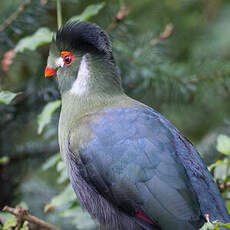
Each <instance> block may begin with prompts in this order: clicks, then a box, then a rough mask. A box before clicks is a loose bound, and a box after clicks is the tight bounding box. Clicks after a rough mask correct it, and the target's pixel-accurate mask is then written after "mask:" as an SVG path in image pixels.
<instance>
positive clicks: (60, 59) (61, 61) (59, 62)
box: [56, 57, 64, 68]
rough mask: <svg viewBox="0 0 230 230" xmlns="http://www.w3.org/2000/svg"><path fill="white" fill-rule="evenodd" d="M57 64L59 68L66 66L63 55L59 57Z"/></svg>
mask: <svg viewBox="0 0 230 230" xmlns="http://www.w3.org/2000/svg"><path fill="white" fill-rule="evenodd" d="M56 66H57V68H59V67H63V66H64V61H63V59H62V57H59V58H57V59H56Z"/></svg>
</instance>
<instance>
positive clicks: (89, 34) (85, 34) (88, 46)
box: [56, 21, 112, 54]
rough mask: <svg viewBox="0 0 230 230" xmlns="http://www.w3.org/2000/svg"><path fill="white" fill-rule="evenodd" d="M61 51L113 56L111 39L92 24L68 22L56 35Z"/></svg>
mask: <svg viewBox="0 0 230 230" xmlns="http://www.w3.org/2000/svg"><path fill="white" fill-rule="evenodd" d="M56 44H57V47H58V48H59V50H61V51H63V50H71V49H75V50H80V51H82V52H89V53H98V54H111V53H112V50H111V47H110V41H109V37H108V36H107V35H106V33H105V32H104V31H103V30H102V29H101V28H100V27H99V26H97V25H96V24H94V23H90V22H79V21H74V22H68V23H66V24H65V25H64V26H63V27H62V28H61V29H60V30H59V31H58V32H57V34H56Z"/></svg>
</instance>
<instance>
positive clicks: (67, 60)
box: [61, 51, 75, 65]
mask: <svg viewBox="0 0 230 230" xmlns="http://www.w3.org/2000/svg"><path fill="white" fill-rule="evenodd" d="M61 56H62V59H63V61H64V63H65V65H70V64H71V63H72V62H73V60H74V58H75V56H73V55H72V54H71V53H70V52H68V51H63V52H61Z"/></svg>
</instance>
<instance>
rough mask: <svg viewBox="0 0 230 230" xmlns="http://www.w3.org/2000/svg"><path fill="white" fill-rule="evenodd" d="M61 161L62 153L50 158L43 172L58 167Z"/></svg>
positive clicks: (43, 166)
mask: <svg viewBox="0 0 230 230" xmlns="http://www.w3.org/2000/svg"><path fill="white" fill-rule="evenodd" d="M59 160H61V155H60V153H57V154H55V155H53V156H51V157H50V158H48V160H47V161H46V162H45V163H44V164H43V165H42V170H47V169H49V168H51V167H53V166H55V165H56V163H57V162H58V161H59Z"/></svg>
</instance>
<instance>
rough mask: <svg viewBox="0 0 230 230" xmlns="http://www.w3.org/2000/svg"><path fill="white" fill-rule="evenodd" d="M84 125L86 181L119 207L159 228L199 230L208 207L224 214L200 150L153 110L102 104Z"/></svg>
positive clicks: (82, 157) (82, 151) (81, 152)
mask: <svg viewBox="0 0 230 230" xmlns="http://www.w3.org/2000/svg"><path fill="white" fill-rule="evenodd" d="M87 126H88V128H89V129H90V130H91V133H92V135H91V137H90V139H89V140H87V141H85V143H82V144H81V146H80V147H79V148H78V155H79V158H80V162H81V164H82V168H83V169H84V177H85V180H86V181H88V183H89V184H90V185H91V186H92V187H93V188H94V189H95V190H96V191H98V193H100V194H101V195H102V196H103V197H105V198H106V199H107V200H108V201H110V202H111V203H112V204H113V205H114V206H115V207H117V208H118V209H120V210H122V211H123V212H125V213H127V214H128V215H130V216H134V217H135V216H136V214H137V213H138V212H139V211H140V210H141V211H143V212H144V213H145V214H146V215H147V217H148V218H150V219H151V220H153V221H154V222H156V223H158V224H159V225H160V226H161V227H162V228H163V229H169V227H170V226H174V229H178V230H179V229H184V228H186V229H198V228H199V227H200V226H201V225H202V224H203V223H204V219H203V218H202V215H203V214H204V213H206V211H207V213H208V214H209V215H210V214H212V212H213V211H211V209H209V207H212V208H213V209H214V210H216V208H219V209H220V210H219V211H221V213H222V214H221V215H222V220H226V218H228V215H227V214H226V210H225V207H224V204H223V202H222V199H221V197H220V194H219V193H218V189H217V188H216V185H215V183H214V182H213V180H212V178H211V175H210V174H209V172H208V171H207V168H206V167H205V165H204V164H203V162H202V160H201V158H200V157H199V154H198V153H197V152H196V151H195V150H194V148H193V146H192V145H191V144H190V143H189V142H188V141H187V140H186V139H185V138H184V137H183V136H182V135H180V134H179V132H178V131H177V130H176V129H175V128H174V127H173V126H172V125H171V124H170V123H169V122H168V121H167V120H166V119H165V118H164V117H163V116H161V115H160V114H158V113H156V112H155V111H154V110H152V109H148V108H131V107H130V108H109V109H104V110H103V111H102V112H101V113H100V114H98V115H97V118H96V119H90V120H89V123H88V124H87ZM70 146H71V143H70ZM71 148H72V149H73V151H74V146H72V147H71ZM207 177H208V178H207ZM194 184H196V185H194ZM206 189H211V191H210V192H208V193H209V194H208V195H209V196H208V197H205V194H203V195H202V194H199V193H200V192H205V191H204V190H206ZM206 194H207V191H206ZM210 198H213V199H215V200H213V199H212V200H210ZM202 199H205V201H202ZM207 202H214V203H215V204H209V205H208V204H206V203H207ZM206 206H207V207H206ZM213 216H214V218H213V219H216V216H215V215H213ZM210 217H211V218H212V215H210ZM218 217H219V218H218V219H220V216H219V215H218Z"/></svg>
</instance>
